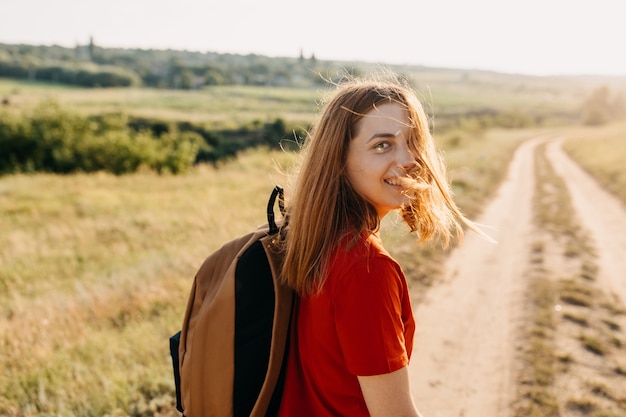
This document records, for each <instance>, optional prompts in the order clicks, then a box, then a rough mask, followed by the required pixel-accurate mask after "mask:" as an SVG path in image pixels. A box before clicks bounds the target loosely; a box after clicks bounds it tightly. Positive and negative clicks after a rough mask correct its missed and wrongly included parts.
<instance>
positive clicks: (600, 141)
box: [564, 122, 626, 204]
mask: <svg viewBox="0 0 626 417" xmlns="http://www.w3.org/2000/svg"><path fill="white" fill-rule="evenodd" d="M565 137H566V138H567V142H566V143H565V145H564V149H565V151H567V153H568V154H569V155H570V156H571V157H572V158H574V159H575V160H576V161H577V162H578V163H579V164H580V165H581V166H582V167H583V168H584V169H586V170H587V172H589V173H590V174H591V175H593V176H594V177H595V178H596V179H597V180H598V181H599V182H600V184H602V186H603V187H605V188H606V189H607V190H609V191H611V192H612V193H613V194H615V195H616V196H617V197H618V198H620V199H621V200H622V201H623V202H624V204H626V168H625V166H626V165H625V164H624V161H625V160H626V159H625V158H626V122H622V123H616V124H611V125H607V126H603V127H600V128H595V129H591V128H587V129H576V130H570V131H568V132H566V134H565Z"/></svg>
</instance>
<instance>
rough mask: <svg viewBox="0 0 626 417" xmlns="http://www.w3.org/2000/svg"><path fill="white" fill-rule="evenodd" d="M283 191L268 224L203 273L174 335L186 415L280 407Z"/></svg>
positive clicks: (232, 416) (230, 416)
mask: <svg viewBox="0 0 626 417" xmlns="http://www.w3.org/2000/svg"><path fill="white" fill-rule="evenodd" d="M277 197H279V201H278V203H279V207H280V210H281V212H283V214H284V203H283V190H282V188H280V187H279V186H277V187H276V188H275V189H274V191H273V192H272V195H271V197H270V200H269V203H268V207H267V216H268V224H267V225H266V226H263V227H261V228H259V229H257V230H255V231H253V232H251V233H248V234H246V235H244V236H241V237H239V238H236V239H234V240H232V241H230V242H228V243H226V244H225V245H224V246H223V247H222V248H220V249H218V250H217V251H215V252H214V253H212V254H211V255H210V256H209V257H208V258H206V260H205V261H204V263H203V264H202V266H201V267H200V269H199V270H198V272H197V274H196V276H195V279H194V282H193V286H192V288H191V293H190V295H189V301H188V304H187V310H186V312H185V317H184V320H183V324H182V328H181V331H180V332H178V333H176V334H175V335H173V336H172V337H171V338H170V351H171V354H172V362H173V367H174V379H175V382H176V391H177V408H178V410H179V411H181V412H182V413H183V415H184V416H186V417H209V416H211V417H243V416H246V417H263V416H272V415H275V414H276V413H277V411H278V407H279V405H280V395H281V392H282V370H283V368H284V366H283V364H284V362H285V361H284V358H285V351H286V344H287V340H288V337H287V336H288V333H289V322H290V318H291V312H292V306H293V298H294V296H293V291H292V290H291V289H290V288H288V287H287V286H285V285H283V284H281V283H280V282H279V280H278V277H279V275H280V267H281V264H282V257H283V254H282V251H281V249H280V245H279V244H278V243H279V240H280V239H281V233H279V228H278V227H277V225H276V223H275V220H274V204H275V201H276V198H277Z"/></svg>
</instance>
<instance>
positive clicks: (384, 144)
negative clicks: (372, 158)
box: [374, 142, 391, 152]
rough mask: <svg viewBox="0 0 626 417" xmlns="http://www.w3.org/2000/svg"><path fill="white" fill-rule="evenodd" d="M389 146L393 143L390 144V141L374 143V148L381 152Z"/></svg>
mask: <svg viewBox="0 0 626 417" xmlns="http://www.w3.org/2000/svg"><path fill="white" fill-rule="evenodd" d="M389 146H391V145H389V142H380V143H377V144H376V145H374V150H375V151H379V152H380V151H384V150H385V149H387V148H388V147H389Z"/></svg>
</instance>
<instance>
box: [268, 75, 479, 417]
mask: <svg viewBox="0 0 626 417" xmlns="http://www.w3.org/2000/svg"><path fill="white" fill-rule="evenodd" d="M387 75H388V77H381V78H372V79H369V78H368V79H351V80H348V81H346V82H344V83H340V84H339V85H338V88H337V90H336V91H335V92H334V94H333V95H332V96H331V98H330V100H329V101H328V103H327V104H326V106H325V107H324V109H323V110H322V114H321V117H320V119H319V122H318V123H317V125H316V126H315V127H314V128H313V130H312V131H311V134H310V135H309V137H308V138H307V141H306V142H305V147H304V149H303V150H302V152H303V159H302V166H301V168H300V171H299V176H298V180H297V182H296V186H295V190H294V193H293V194H294V195H293V199H292V201H291V202H290V204H289V208H288V210H287V225H286V241H285V250H286V252H285V261H284V265H283V271H282V277H283V279H284V280H285V281H287V283H288V284H289V285H291V286H292V287H293V288H294V289H295V290H296V291H297V292H298V294H299V295H300V298H299V304H298V306H297V307H296V308H295V309H294V316H293V319H292V323H293V328H292V332H291V342H290V345H289V349H290V351H289V356H288V363H287V367H286V377H285V378H286V379H285V389H284V393H283V401H282V404H281V409H280V413H279V416H281V417H282V416H294V415H298V416H304V417H306V416H318V417H319V416H335V415H349V416H386V417H393V416H419V415H420V414H419V412H418V410H417V408H416V406H415V404H414V402H413V399H412V396H411V390H410V383H409V378H408V371H407V369H408V363H409V358H410V356H411V351H412V348H413V333H414V330H415V323H414V319H413V313H412V309H411V301H410V296H409V293H408V285H407V281H406V278H405V275H404V272H403V271H402V269H401V267H400V266H399V264H398V263H397V262H396V261H395V260H394V259H393V258H392V257H391V256H390V255H389V254H388V253H387V251H386V250H385V248H384V247H383V245H382V241H381V239H380V236H379V227H380V224H381V220H382V218H383V217H384V216H386V215H387V213H389V212H390V211H392V210H398V209H399V210H401V212H402V214H403V216H404V220H405V222H406V223H407V224H408V225H409V227H410V228H411V230H413V231H416V232H417V234H418V237H419V240H421V241H428V240H430V239H431V238H437V239H440V240H441V241H442V243H444V244H446V243H448V241H449V240H450V239H451V237H452V235H453V232H454V231H456V232H457V233H458V235H461V234H462V230H461V226H460V223H461V222H466V219H465V218H464V217H463V216H462V215H461V213H460V212H459V210H458V209H457V207H456V205H455V203H454V202H453V201H452V199H451V197H450V191H449V186H448V184H447V182H446V180H445V173H444V167H443V164H442V161H441V160H440V159H439V155H438V152H437V151H436V149H435V146H434V143H433V138H432V136H431V134H430V130H429V127H428V119H427V117H426V115H425V113H424V110H423V108H422V106H421V104H420V103H419V101H418V100H417V98H416V96H415V93H414V92H413V91H412V90H411V89H410V88H409V87H407V86H406V85H404V84H403V83H402V82H401V81H399V80H398V79H397V78H395V77H394V76H393V75H392V74H387ZM470 225H471V223H470Z"/></svg>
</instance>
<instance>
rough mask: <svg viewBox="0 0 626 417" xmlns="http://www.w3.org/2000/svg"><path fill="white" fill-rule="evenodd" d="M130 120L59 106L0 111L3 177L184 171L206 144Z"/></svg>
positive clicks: (185, 134)
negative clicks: (139, 126) (89, 115)
mask: <svg viewBox="0 0 626 417" xmlns="http://www.w3.org/2000/svg"><path fill="white" fill-rule="evenodd" d="M127 120H128V118H127V117H126V116H125V115H123V114H113V115H107V116H99V117H96V118H87V117H83V116H80V115H77V114H74V113H70V112H67V111H65V110H63V109H62V108H61V107H60V106H59V105H58V104H57V103H55V102H46V103H43V104H41V105H40V106H38V107H37V108H36V109H35V110H34V111H33V112H32V114H30V115H23V116H16V115H13V114H9V113H8V112H2V113H0V173H11V172H32V171H46V172H54V173H72V172H78V171H82V172H93V171H109V172H113V173H115V174H125V173H129V172H134V171H136V170H138V169H139V168H140V167H141V166H145V167H147V168H150V169H153V170H155V171H157V172H160V173H161V172H171V173H182V172H185V171H187V170H188V169H189V168H190V167H191V166H192V165H193V164H194V163H195V161H196V155H197V154H198V151H199V149H200V147H201V145H202V144H203V143H204V140H203V138H202V137H201V136H200V135H199V134H197V133H194V132H182V133H181V132H178V131H176V130H175V129H172V130H170V131H168V132H165V133H164V134H162V135H160V136H156V135H154V134H153V133H152V132H150V131H148V130H143V131H135V130H133V129H130V128H129V127H128V124H127V123H128V122H127Z"/></svg>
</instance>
